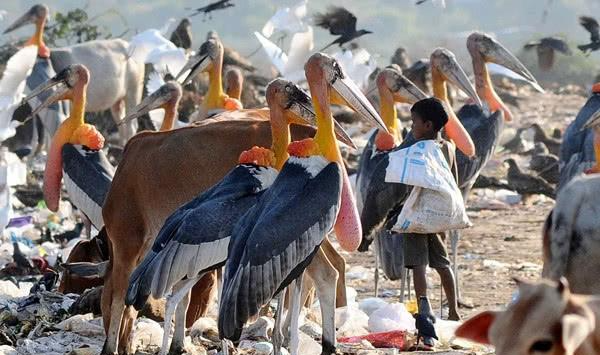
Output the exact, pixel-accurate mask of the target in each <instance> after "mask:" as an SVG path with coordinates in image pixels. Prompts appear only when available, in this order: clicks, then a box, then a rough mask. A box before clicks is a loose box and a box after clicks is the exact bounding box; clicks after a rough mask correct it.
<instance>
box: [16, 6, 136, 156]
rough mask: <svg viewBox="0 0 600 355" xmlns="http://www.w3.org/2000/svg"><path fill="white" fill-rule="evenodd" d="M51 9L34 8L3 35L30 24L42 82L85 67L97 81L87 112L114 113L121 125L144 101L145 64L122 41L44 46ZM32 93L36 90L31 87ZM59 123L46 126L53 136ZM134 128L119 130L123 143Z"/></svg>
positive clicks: (44, 7)
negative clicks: (80, 66) (78, 66)
mask: <svg viewBox="0 0 600 355" xmlns="http://www.w3.org/2000/svg"><path fill="white" fill-rule="evenodd" d="M48 14H49V9H48V7H47V6H46V5H42V4H39V5H34V6H33V7H31V9H29V11H27V12H26V13H25V14H24V15H23V16H21V17H20V18H18V19H17V20H15V22H13V23H12V24H11V25H10V26H9V27H8V28H7V29H6V30H5V31H4V33H7V32H11V31H14V30H16V29H18V28H20V27H23V26H26V25H28V24H34V25H35V34H34V35H33V37H32V38H31V39H30V40H29V42H28V43H29V44H34V45H36V46H38V58H40V59H38V62H41V63H40V65H42V64H43V66H42V67H41V68H40V70H43V71H44V72H45V73H42V74H40V75H41V77H42V78H41V79H38V80H39V81H38V82H37V83H36V85H34V86H37V85H39V84H40V83H41V82H43V81H45V80H47V79H49V78H51V77H52V76H53V75H54V71H56V72H60V71H62V70H63V69H65V68H67V67H68V66H69V65H73V64H83V65H85V66H86V68H87V69H88V70H89V72H90V73H91V75H92V76H93V77H94V78H96V79H95V80H92V81H90V83H89V87H88V93H89V100H88V102H87V105H86V108H85V110H86V111H87V112H98V111H104V110H107V109H111V112H112V116H113V120H114V121H115V123H118V122H119V121H120V120H121V118H122V117H123V116H125V113H126V111H128V110H129V109H132V108H133V107H135V106H136V105H137V104H138V103H139V102H140V100H141V98H142V89H143V78H144V64H143V63H138V62H136V61H135V60H134V59H132V58H130V56H129V44H128V43H127V42H126V41H124V40H122V39H108V40H96V41H90V42H85V43H81V44H76V45H73V46H68V47H63V48H53V49H49V48H48V47H47V46H46V45H45V43H44V38H43V37H44V26H45V24H46V20H47V18H48ZM32 89H33V87H32ZM60 122H61V121H60V120H58V119H56V118H55V119H54V120H53V121H52V122H49V121H48V122H44V124H45V125H46V127H45V128H46V129H48V130H49V131H50V132H49V133H50V135H52V134H53V133H54V130H55V129H56V128H57V127H58V125H59V124H60ZM135 129H136V127H135V124H133V123H132V124H130V125H128V126H120V127H119V134H120V136H121V143H122V144H123V145H125V142H126V141H127V139H129V138H130V137H131V136H133V135H134V134H135Z"/></svg>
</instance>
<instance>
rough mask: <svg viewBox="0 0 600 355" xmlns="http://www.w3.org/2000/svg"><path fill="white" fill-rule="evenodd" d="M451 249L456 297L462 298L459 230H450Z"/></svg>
mask: <svg viewBox="0 0 600 355" xmlns="http://www.w3.org/2000/svg"><path fill="white" fill-rule="evenodd" d="M449 233H450V249H451V251H452V271H453V272H454V279H455V282H456V297H457V299H460V287H459V286H458V285H459V282H458V260H457V256H458V242H459V240H460V232H459V231H458V230H453V231H450V232H449Z"/></svg>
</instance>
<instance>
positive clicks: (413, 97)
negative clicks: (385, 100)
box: [393, 78, 427, 105]
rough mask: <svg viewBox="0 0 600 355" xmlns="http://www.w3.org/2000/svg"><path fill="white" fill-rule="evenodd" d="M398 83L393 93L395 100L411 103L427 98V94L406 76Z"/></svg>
mask: <svg viewBox="0 0 600 355" xmlns="http://www.w3.org/2000/svg"><path fill="white" fill-rule="evenodd" d="M398 84H399V89H398V90H397V91H395V92H394V93H393V95H394V100H395V101H401V102H408V103H409V104H411V105H412V104H414V103H416V102H417V101H421V100H423V99H426V98H427V95H425V93H424V92H423V91H421V89H419V88H418V87H417V86H416V85H415V84H413V83H412V81H410V80H408V79H406V78H405V79H404V80H402V82H400V83H398Z"/></svg>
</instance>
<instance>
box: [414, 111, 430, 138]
mask: <svg viewBox="0 0 600 355" xmlns="http://www.w3.org/2000/svg"><path fill="white" fill-rule="evenodd" d="M411 118H412V126H411V131H412V135H413V137H415V139H431V138H432V137H434V136H435V131H434V129H433V122H431V121H423V119H422V118H421V116H419V114H418V113H415V112H411Z"/></svg>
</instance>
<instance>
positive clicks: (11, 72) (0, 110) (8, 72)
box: [0, 46, 37, 141]
mask: <svg viewBox="0 0 600 355" xmlns="http://www.w3.org/2000/svg"><path fill="white" fill-rule="evenodd" d="M36 57H37V47H36V46H27V47H25V48H22V49H20V50H19V51H18V52H17V53H15V54H14V55H13V56H12V57H10V59H9V60H8V62H7V63H6V69H5V70H4V74H3V75H2V80H0V141H4V140H6V139H7V138H10V137H12V136H14V135H15V128H16V127H17V126H18V125H19V123H18V122H16V121H12V116H13V113H14V112H15V110H16V109H17V107H19V105H20V104H21V99H22V98H23V96H24V94H23V92H24V91H25V80H26V79H27V77H28V76H29V74H31V70H32V69H33V66H34V65H35V60H36Z"/></svg>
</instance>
